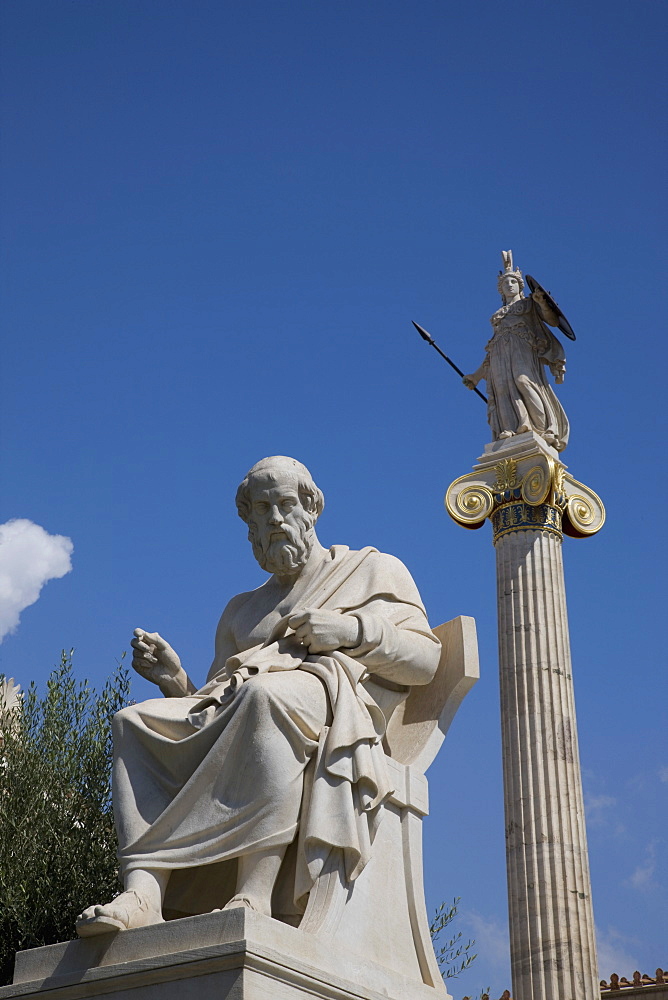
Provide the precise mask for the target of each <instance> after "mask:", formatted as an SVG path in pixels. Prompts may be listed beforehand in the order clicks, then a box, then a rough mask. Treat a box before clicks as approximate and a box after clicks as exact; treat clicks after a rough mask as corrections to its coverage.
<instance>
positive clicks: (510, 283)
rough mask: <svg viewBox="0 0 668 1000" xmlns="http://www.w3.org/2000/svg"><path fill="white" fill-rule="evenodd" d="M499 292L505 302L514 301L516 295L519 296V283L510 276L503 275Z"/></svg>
mask: <svg viewBox="0 0 668 1000" xmlns="http://www.w3.org/2000/svg"><path fill="white" fill-rule="evenodd" d="M501 291H502V292H503V296H504V298H505V300H506V302H507V301H508V300H509V299H514V298H515V296H516V295H519V291H520V283H519V281H518V280H517V278H515V277H514V276H513V275H512V274H505V275H504V276H503V278H502V279H501Z"/></svg>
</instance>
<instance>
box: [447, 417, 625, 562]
mask: <svg viewBox="0 0 668 1000" xmlns="http://www.w3.org/2000/svg"><path fill="white" fill-rule="evenodd" d="M445 508H446V510H447V512H448V514H449V515H450V516H451V517H452V518H453V519H454V520H455V521H456V522H457V523H458V524H461V525H462V527H464V528H481V527H482V525H483V524H484V523H485V521H486V520H487V518H489V519H490V520H491V522H492V526H493V528H494V541H495V542H496V541H498V539H499V538H501V537H503V536H504V535H506V534H508V533H509V532H511V531H549V532H551V533H552V534H556V535H558V536H559V537H562V532H563V533H565V534H567V535H571V536H572V537H574V538H587V537H588V536H589V535H594V534H596V532H597V531H600V529H601V528H602V527H603V523H604V521H605V508H604V507H603V503H602V502H601V499H600V497H598V496H597V495H596V493H594V491H593V490H591V489H590V488H589V487H588V486H585V485H583V483H579V482H578V481H577V479H574V478H573V476H571V475H570V473H569V472H568V471H567V469H566V466H565V465H563V463H561V462H560V461H559V459H558V455H557V452H555V451H554V449H552V448H550V447H549V446H548V445H546V444H545V442H544V441H543V440H542V438H540V437H539V436H538V435H537V434H534V433H532V432H529V433H527V434H521V435H517V436H516V437H514V438H510V439H509V440H507V441H502V442H494V444H493V445H488V446H487V448H486V449H485V454H484V455H482V456H481V458H480V459H479V462H478V464H477V465H476V466H475V467H474V470H473V472H470V473H468V475H466V476H460V478H459V479H455V481H454V483H452V484H451V485H450V487H449V488H448V490H447V492H446V494H445Z"/></svg>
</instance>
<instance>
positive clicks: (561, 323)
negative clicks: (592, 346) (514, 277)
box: [526, 274, 575, 340]
mask: <svg viewBox="0 0 668 1000" xmlns="http://www.w3.org/2000/svg"><path fill="white" fill-rule="evenodd" d="M526 279H527V285H528V286H529V288H530V289H531V291H532V292H536V291H538V292H542V293H543V295H544V296H545V298H546V299H547V304H548V305H549V307H550V309H553V310H554V312H555V313H556V314H557V316H558V320H557V326H558V327H559V329H560V330H561V332H562V333H565V334H566V336H567V337H568V338H569V340H575V334H574V333H573V327H572V326H571V324H570V323H569V322H568V320H567V319H566V317H565V316H564V314H563V313H562V311H561V309H560V308H559V306H558V305H557V303H556V302H555V301H554V299H553V298H552V296H551V295H550V293H549V292H546V291H545V289H544V288H543V286H542V285H540V284H539V283H538V282H537V281H536V279H535V278H532V277H531V275H530V274H527V276H526Z"/></svg>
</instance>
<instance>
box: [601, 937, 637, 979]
mask: <svg viewBox="0 0 668 1000" xmlns="http://www.w3.org/2000/svg"><path fill="white" fill-rule="evenodd" d="M636 944H637V942H636V941H635V940H634V939H633V938H625V937H624V935H623V934H621V933H620V931H618V930H617V929H616V928H615V927H608V928H607V929H606V930H603V929H602V928H601V927H597V928H596V950H597V952H598V975H599V979H605V980H608V979H609V978H610V976H611V975H612V973H613V972H616V973H617V975H618V976H626V978H627V979H631V977H632V976H633V973H634V972H635V971H636V969H638V968H639V967H640V965H639V962H638V959H637V958H636V957H635V956H634V955H633V952H632V951H631V950H629V945H631V947H633V945H636Z"/></svg>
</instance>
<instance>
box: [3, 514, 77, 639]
mask: <svg viewBox="0 0 668 1000" xmlns="http://www.w3.org/2000/svg"><path fill="white" fill-rule="evenodd" d="M73 549H74V546H73V544H72V541H71V539H69V538H66V537H65V536H64V535H50V534H49V533H48V531H45V530H44V528H42V527H40V526H39V524H33V522H32V521H28V520H27V519H26V518H17V519H15V520H13V521H7V522H6V523H5V524H0V642H2V640H3V639H4V638H5V636H6V635H8V634H9V633H11V632H13V631H14V630H15V629H16V627H17V626H18V624H19V619H20V617H21V612H22V611H24V610H25V608H27V607H29V606H30V605H31V604H34V603H35V601H36V600H37V598H38V597H39V595H40V591H41V589H42V587H43V586H44V584H45V583H47V582H48V581H49V580H57V579H59V578H60V577H62V576H65V574H66V573H69V571H70V570H71V569H72V560H71V559H70V556H71V555H72V550H73Z"/></svg>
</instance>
